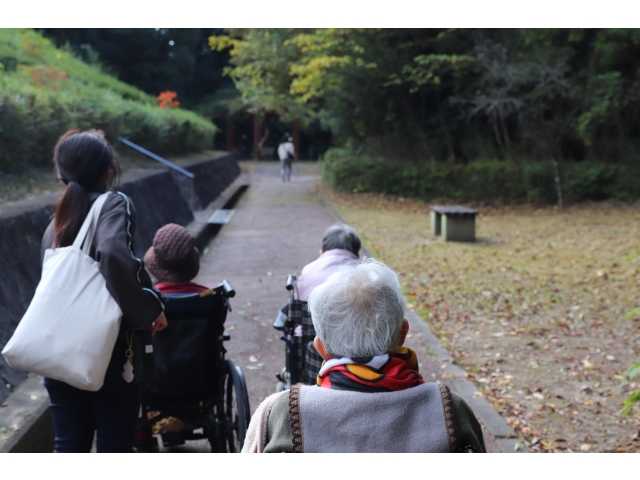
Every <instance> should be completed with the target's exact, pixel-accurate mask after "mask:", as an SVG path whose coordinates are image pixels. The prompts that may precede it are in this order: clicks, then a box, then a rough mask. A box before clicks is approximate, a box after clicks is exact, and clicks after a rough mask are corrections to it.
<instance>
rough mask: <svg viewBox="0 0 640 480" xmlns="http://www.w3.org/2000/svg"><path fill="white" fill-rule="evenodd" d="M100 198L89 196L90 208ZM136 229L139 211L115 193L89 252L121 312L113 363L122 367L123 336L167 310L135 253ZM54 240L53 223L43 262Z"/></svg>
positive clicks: (43, 247)
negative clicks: (130, 329) (134, 238)
mask: <svg viewBox="0 0 640 480" xmlns="http://www.w3.org/2000/svg"><path fill="white" fill-rule="evenodd" d="M99 196H100V193H95V192H92V193H90V194H89V201H90V202H91V204H93V202H94V201H95V200H96V198H98V197H99ZM135 225H136V211H135V207H134V206H133V202H132V201H131V199H130V198H129V197H127V196H126V195H125V194H123V193H121V192H116V191H114V192H112V193H111V195H109V197H108V198H107V200H106V201H105V203H104V205H103V207H102V210H101V213H100V218H99V219H98V224H97V228H96V233H95V235H94V237H93V241H92V243H91V249H90V251H89V256H90V257H91V258H93V259H94V260H95V261H97V262H98V264H99V268H100V273H102V275H103V276H104V278H105V280H106V283H107V289H108V290H109V293H111V295H112V296H113V298H114V299H115V301H116V302H117V303H118V305H119V306H120V309H121V310H122V323H121V327H120V331H121V335H120V336H119V338H118V341H117V343H116V347H115V349H114V355H113V357H112V361H116V362H119V363H122V364H124V362H125V360H126V357H124V350H123V351H122V356H121V355H120V352H119V350H122V349H123V348H124V349H125V350H126V344H125V342H124V338H123V336H124V335H122V333H123V332H124V331H126V330H127V329H129V328H132V327H134V328H135V327H148V326H150V325H151V323H153V321H154V320H155V319H156V318H157V317H158V315H160V313H161V312H162V311H163V309H164V303H163V301H162V299H161V296H160V294H159V293H158V292H157V291H156V290H154V289H153V286H152V283H151V278H150V277H149V274H148V273H147V271H146V270H145V268H144V264H143V263H142V260H141V259H140V258H139V257H138V256H136V255H135V253H134V251H133V235H134V233H135ZM53 237H54V221H53V220H52V221H51V223H50V224H49V226H48V227H47V230H46V231H45V233H44V236H43V238H42V245H41V257H40V258H41V260H42V259H44V252H45V250H46V249H48V248H51V246H52V245H53ZM88 320H89V319H88ZM116 351H118V352H116ZM116 353H117V355H116ZM116 357H117V358H116ZM120 357H122V358H120Z"/></svg>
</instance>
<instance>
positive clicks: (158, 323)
mask: <svg viewBox="0 0 640 480" xmlns="http://www.w3.org/2000/svg"><path fill="white" fill-rule="evenodd" d="M165 328H167V317H165V316H164V312H162V313H161V314H160V315H158V318H156V319H155V321H154V322H153V323H152V324H151V336H152V337H153V336H154V335H155V334H156V332H159V331H160V330H164V329H165Z"/></svg>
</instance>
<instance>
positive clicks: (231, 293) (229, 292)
mask: <svg viewBox="0 0 640 480" xmlns="http://www.w3.org/2000/svg"><path fill="white" fill-rule="evenodd" d="M218 288H219V289H220V290H222V291H223V292H224V295H225V296H226V297H228V298H233V297H235V296H236V290H235V289H234V288H233V285H231V283H229V281H228V280H222V283H221V284H220V285H218Z"/></svg>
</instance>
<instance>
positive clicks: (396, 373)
mask: <svg viewBox="0 0 640 480" xmlns="http://www.w3.org/2000/svg"><path fill="white" fill-rule="evenodd" d="M317 383H318V386H320V387H324V388H333V389H334V390H350V391H355V392H370V393H373V392H393V391H397V390H405V389H407V388H411V387H415V386H417V385H420V384H422V383H424V380H423V378H422V376H421V375H420V373H418V358H417V356H416V352H414V351H413V350H411V349H410V348H407V347H399V348H396V349H395V350H392V351H391V352H389V353H385V354H384V355H377V356H375V357H368V358H347V357H343V358H330V359H329V360H326V361H325V362H324V363H323V364H322V368H321V369H320V372H319V373H318V381H317Z"/></svg>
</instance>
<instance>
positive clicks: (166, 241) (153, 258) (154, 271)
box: [135, 223, 210, 452]
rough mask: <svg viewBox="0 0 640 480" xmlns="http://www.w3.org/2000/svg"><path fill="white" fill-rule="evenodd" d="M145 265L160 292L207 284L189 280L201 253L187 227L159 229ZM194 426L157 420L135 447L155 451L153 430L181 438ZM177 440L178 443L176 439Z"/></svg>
mask: <svg viewBox="0 0 640 480" xmlns="http://www.w3.org/2000/svg"><path fill="white" fill-rule="evenodd" d="M144 264H145V267H146V268H147V270H148V271H149V273H150V274H151V276H152V277H153V280H154V282H157V283H155V288H156V289H157V290H159V291H160V293H161V294H162V295H171V294H189V293H202V292H206V291H207V290H210V288H209V287H206V286H204V285H201V284H199V283H196V282H192V281H191V280H193V279H194V278H195V277H196V275H198V271H199V270H200V252H199V251H198V248H197V247H196V239H195V237H194V236H193V235H192V234H191V233H189V232H188V231H187V229H186V228H184V227H182V226H180V225H176V224H175V223H169V224H167V225H165V226H164V227H162V228H160V229H158V231H157V232H156V234H155V236H154V237H153V244H152V246H151V247H150V248H149V250H147V253H145V255H144ZM193 428H194V426H193V425H189V424H185V423H184V422H183V421H182V420H180V419H178V418H174V417H167V418H165V419H163V420H161V421H160V422H158V423H156V424H155V425H154V426H153V429H152V427H151V426H149V427H147V428H144V429H141V430H138V433H137V437H136V441H135V446H136V449H137V450H138V451H139V452H148V451H156V450H157V444H156V443H155V441H154V440H153V439H152V434H153V433H162V438H163V441H165V440H170V439H173V441H176V439H180V438H182V435H183V432H184V431H188V430H191V429H193ZM178 443H180V442H179V441H178Z"/></svg>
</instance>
